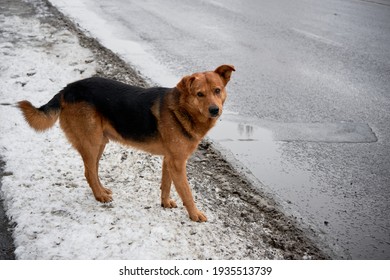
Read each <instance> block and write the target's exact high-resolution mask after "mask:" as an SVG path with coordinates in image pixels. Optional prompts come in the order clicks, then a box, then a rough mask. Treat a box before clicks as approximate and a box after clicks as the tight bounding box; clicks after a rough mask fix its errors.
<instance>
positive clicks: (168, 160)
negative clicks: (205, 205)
mask: <svg viewBox="0 0 390 280" xmlns="http://www.w3.org/2000/svg"><path fill="white" fill-rule="evenodd" d="M232 71H235V69H234V67H233V66H231V65H221V66H219V67H218V68H217V69H216V70H215V71H208V72H202V73H195V74H192V75H190V76H185V77H184V78H182V80H181V81H180V82H179V83H178V84H177V85H176V87H174V88H162V87H155V88H147V89H145V88H140V87H135V86H130V85H127V84H123V83H120V82H116V81H113V80H109V79H104V78H98V77H93V78H88V79H85V80H80V81H77V82H74V83H71V84H69V85H67V86H66V87H65V88H64V89H63V90H62V91H60V92H59V93H58V94H57V95H55V96H54V97H53V98H52V99H51V100H50V101H49V102H48V103H47V104H45V105H43V106H41V107H40V108H36V107H34V106H33V105H32V104H31V103H30V102H29V101H21V102H19V103H18V105H19V108H20V109H21V110H22V111H23V114H24V117H25V119H26V121H27V122H28V124H29V125H30V126H31V127H32V128H34V129H35V130H37V131H44V130H46V129H48V128H50V127H51V126H53V125H54V123H55V122H56V121H57V119H58V117H59V119H60V126H61V128H62V129H63V131H64V132H65V134H66V136H67V138H68V139H69V141H70V142H71V143H72V145H73V147H74V148H75V149H77V151H78V152H79V153H80V155H81V157H82V159H83V161H84V167H85V177H86V179H87V181H88V184H89V186H90V187H91V189H92V191H93V194H94V196H95V198H96V199H97V200H98V201H100V202H110V201H112V196H111V195H112V192H111V190H109V189H107V188H105V187H103V185H102V184H101V183H100V180H99V177H98V166H99V160H100V157H101V155H102V153H103V150H104V148H105V146H106V144H107V143H108V141H109V140H113V141H117V142H119V143H122V144H125V145H130V146H132V147H135V148H138V149H141V150H144V151H147V152H149V153H152V154H157V155H162V156H163V157H164V159H163V167H162V179H161V205H162V206H163V207H165V208H174V207H176V203H175V201H173V200H172V199H171V198H170V190H171V184H172V181H173V183H174V185H175V187H176V190H177V192H178V194H179V196H180V198H181V199H182V201H183V204H184V206H185V207H186V209H187V211H188V214H189V216H190V218H191V220H193V221H199V222H204V221H206V220H207V218H206V216H205V215H204V214H203V213H202V212H201V211H199V210H198V208H197V207H196V205H195V202H194V199H193V196H192V193H191V189H190V186H189V184H188V180H187V176H186V163H187V159H188V158H189V157H190V155H191V154H192V153H193V152H194V150H195V149H196V148H197V146H198V144H199V142H200V141H201V140H202V138H203V137H204V136H205V135H206V133H207V132H208V131H209V130H210V128H212V127H213V126H214V125H215V123H216V121H217V119H218V117H219V116H220V115H221V113H222V106H223V104H224V102H225V99H226V89H225V87H226V84H227V83H228V82H229V80H230V76H231V73H232Z"/></svg>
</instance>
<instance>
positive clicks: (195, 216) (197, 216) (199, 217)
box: [190, 210, 207, 223]
mask: <svg viewBox="0 0 390 280" xmlns="http://www.w3.org/2000/svg"><path fill="white" fill-rule="evenodd" d="M190 219H191V220H193V221H194V222H201V223H202V222H207V217H206V215H205V214H203V212H201V211H199V210H196V211H194V212H192V213H190Z"/></svg>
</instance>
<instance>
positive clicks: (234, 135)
mask: <svg viewBox="0 0 390 280" xmlns="http://www.w3.org/2000/svg"><path fill="white" fill-rule="evenodd" d="M209 137H210V138H211V139H212V140H213V141H215V142H217V143H219V145H221V146H222V147H223V148H224V149H226V150H228V151H230V152H231V153H232V154H233V155H234V157H235V158H236V159H237V160H238V161H239V162H240V163H241V164H243V165H244V166H245V167H246V168H248V169H249V171H250V172H251V173H252V174H253V175H254V177H256V178H258V180H259V181H260V182H261V183H262V184H263V185H264V188H265V189H264V190H263V191H266V192H268V193H270V194H271V195H272V196H273V197H274V198H275V199H276V200H277V201H278V202H279V203H280V204H281V205H282V206H283V207H284V208H285V210H286V211H287V212H289V213H290V214H292V215H294V216H297V217H300V218H302V220H303V222H304V223H308V224H309V225H312V226H313V225H314V227H315V228H321V231H326V232H327V233H328V234H329V235H330V236H333V237H335V236H336V237H335V238H341V236H340V235H338V234H340V231H339V229H342V228H344V225H343V223H344V222H343V220H342V219H341V218H340V217H339V216H338V214H337V211H336V210H337V209H336V208H337V207H336V206H335V205H339V206H338V207H341V206H342V207H344V205H345V202H343V200H342V198H340V197H335V196H334V195H332V194H331V193H330V190H329V187H328V186H327V185H326V180H325V178H321V176H319V174H318V173H316V172H315V171H313V167H312V166H311V165H310V163H309V161H307V162H304V161H301V162H297V161H296V160H295V159H294V160H292V158H289V156H286V145H289V142H293V141H295V142H322V143H371V142H376V141H377V138H376V136H375V134H374V133H373V131H372V130H371V128H370V127H369V126H368V125H367V124H362V123H348V122H340V123H274V122H269V121H263V120H260V121H259V120H252V119H245V118H242V117H241V116H238V115H234V114H226V113H225V114H224V116H223V118H222V119H221V120H220V121H219V122H218V123H217V125H216V126H215V127H214V128H213V129H212V130H211V131H210V133H209ZM287 149H288V148H287ZM297 152H299V151H297ZM329 220H331V221H332V225H328V222H327V221H329ZM324 224H325V226H324ZM333 237H332V238H333ZM343 238H344V237H343ZM341 254H343V253H341Z"/></svg>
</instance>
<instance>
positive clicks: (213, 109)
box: [209, 105, 219, 117]
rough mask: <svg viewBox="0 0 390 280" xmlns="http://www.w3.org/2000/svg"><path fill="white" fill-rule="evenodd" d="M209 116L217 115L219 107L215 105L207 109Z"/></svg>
mask: <svg viewBox="0 0 390 280" xmlns="http://www.w3.org/2000/svg"><path fill="white" fill-rule="evenodd" d="M209 112H210V116H212V117H216V116H218V114H219V107H218V106H216V105H213V106H210V107H209Z"/></svg>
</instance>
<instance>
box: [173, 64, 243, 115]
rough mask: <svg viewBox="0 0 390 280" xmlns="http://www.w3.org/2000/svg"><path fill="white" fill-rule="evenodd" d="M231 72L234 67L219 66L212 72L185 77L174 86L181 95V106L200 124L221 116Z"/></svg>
mask: <svg viewBox="0 0 390 280" xmlns="http://www.w3.org/2000/svg"><path fill="white" fill-rule="evenodd" d="M233 71H235V69H234V66H232V65H221V66H219V67H218V68H217V69H215V70H214V71H208V72H201V73H195V74H192V75H190V76H185V77H184V78H183V79H182V80H181V81H180V82H179V83H178V84H177V86H176V88H177V89H178V90H179V91H180V93H181V94H180V104H181V106H184V107H185V108H186V109H187V110H188V112H189V113H190V114H191V115H192V116H193V117H196V118H197V119H198V120H199V121H201V122H204V121H207V120H209V119H217V118H218V117H219V116H220V115H221V114H222V106H223V104H224V102H225V100H226V89H225V88H226V85H227V83H228V82H229V80H230V76H231V74H232V72H233Z"/></svg>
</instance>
